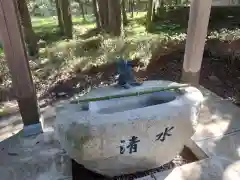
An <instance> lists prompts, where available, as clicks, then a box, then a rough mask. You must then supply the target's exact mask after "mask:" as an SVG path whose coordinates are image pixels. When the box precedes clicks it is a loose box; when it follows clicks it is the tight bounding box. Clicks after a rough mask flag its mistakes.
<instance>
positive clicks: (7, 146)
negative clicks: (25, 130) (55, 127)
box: [0, 132, 71, 180]
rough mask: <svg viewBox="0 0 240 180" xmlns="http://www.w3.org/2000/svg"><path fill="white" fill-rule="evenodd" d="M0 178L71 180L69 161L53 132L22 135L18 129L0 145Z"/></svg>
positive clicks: (6, 179)
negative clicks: (31, 135)
mask: <svg viewBox="0 0 240 180" xmlns="http://www.w3.org/2000/svg"><path fill="white" fill-rule="evenodd" d="M0 157H1V161H0V173H1V175H0V179H1V180H63V179H66V180H67V179H69V180H70V179H71V160H70V158H69V157H68V155H67V154H66V152H65V151H63V150H62V149H61V148H60V146H59V143H58V141H56V138H55V136H54V132H45V133H43V134H40V135H38V136H34V137H28V138H26V137H25V138H24V137H23V135H22V132H19V133H18V134H16V135H14V136H12V137H10V138H9V139H6V140H4V141H2V142H1V144H0Z"/></svg>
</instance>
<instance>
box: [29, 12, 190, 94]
mask: <svg viewBox="0 0 240 180" xmlns="http://www.w3.org/2000/svg"><path fill="white" fill-rule="evenodd" d="M144 21H145V13H138V14H135V16H134V19H130V22H129V24H128V26H127V27H125V28H124V33H123V36H122V37H120V38H113V37H110V36H108V35H103V34H99V35H96V34H95V36H91V37H90V38H86V36H84V35H86V34H87V33H88V32H89V31H91V30H92V29H93V28H95V22H94V19H93V18H92V17H91V16H89V17H87V21H84V20H83V19H82V18H79V17H74V18H73V24H74V39H73V40H64V39H61V37H59V34H58V27H57V19H56V18H55V17H53V18H33V27H34V30H35V32H36V33H37V35H38V36H39V37H41V40H43V41H44V43H45V45H44V47H43V48H41V49H40V57H39V59H38V60H37V61H35V62H32V66H31V67H32V69H33V70H34V71H32V73H33V76H34V81H35V82H36V84H37V88H38V89H46V88H47V87H49V86H51V85H52V84H54V83H55V82H57V81H60V80H63V79H67V78H69V77H70V76H71V75H73V74H75V73H76V72H81V71H86V70H88V69H90V68H91V67H96V66H101V65H103V64H106V63H111V62H113V61H115V59H116V57H117V56H122V57H124V58H126V59H136V58H138V59H141V61H143V62H144V64H146V65H147V64H148V62H149V60H150V58H151V56H152V54H153V52H154V51H155V50H156V49H158V48H159V47H162V48H161V49H162V53H166V51H167V50H170V49H171V50H173V49H174V48H170V47H168V45H169V44H170V42H171V41H172V44H171V46H172V47H174V45H176V44H178V43H180V42H182V41H183V40H184V39H185V36H186V35H185V34H184V33H182V32H180V31H179V32H176V33H170V32H171V31H162V29H163V28H165V27H164V25H163V26H160V25H159V26H158V27H157V28H156V29H157V30H156V31H154V32H152V33H147V32H146V30H145V25H144V24H145V23H144ZM166 29H167V28H166ZM160 53H161V52H160ZM30 64H31V63H30Z"/></svg>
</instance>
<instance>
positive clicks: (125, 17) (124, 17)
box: [121, 0, 128, 25]
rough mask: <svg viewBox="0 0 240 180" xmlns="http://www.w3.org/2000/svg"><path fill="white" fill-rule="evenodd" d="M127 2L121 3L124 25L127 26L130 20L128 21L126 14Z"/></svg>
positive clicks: (123, 0)
mask: <svg viewBox="0 0 240 180" xmlns="http://www.w3.org/2000/svg"><path fill="white" fill-rule="evenodd" d="M125 5H126V4H125V0H122V1H121V10H122V20H123V25H127V23H128V20H127V13H126V6H125Z"/></svg>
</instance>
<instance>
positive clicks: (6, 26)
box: [0, 0, 212, 126]
mask: <svg viewBox="0 0 240 180" xmlns="http://www.w3.org/2000/svg"><path fill="white" fill-rule="evenodd" d="M211 5H212V0H192V1H191V6H190V16H189V22H188V32H187V41H186V48H185V55H184V63H183V73H182V81H183V82H187V83H190V84H192V85H195V86H197V85H198V81H199V74H200V70H201V64H202V57H203V51H204V45H205V38H206V35H207V28H208V22H209V17H210V11H211ZM0 37H1V40H2V42H3V47H4V52H5V56H6V59H7V63H8V67H9V70H10V73H11V76H12V83H13V87H14V90H15V95H16V99H17V101H18V105H19V109H20V113H21V116H22V120H23V123H24V126H31V125H35V124H40V123H39V117H40V115H39V108H38V104H37V97H36V91H35V88H34V84H33V80H32V76H31V72H30V68H29V63H28V56H27V51H26V47H25V44H24V40H23V34H22V29H21V26H20V22H19V15H18V11H17V6H16V0H0Z"/></svg>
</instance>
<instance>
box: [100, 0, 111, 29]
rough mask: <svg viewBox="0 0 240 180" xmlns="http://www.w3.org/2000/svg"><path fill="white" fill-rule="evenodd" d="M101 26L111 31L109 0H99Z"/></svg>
mask: <svg viewBox="0 0 240 180" xmlns="http://www.w3.org/2000/svg"><path fill="white" fill-rule="evenodd" d="M98 7H99V15H100V24H101V28H102V29H103V30H105V31H106V32H109V18H108V0H98Z"/></svg>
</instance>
